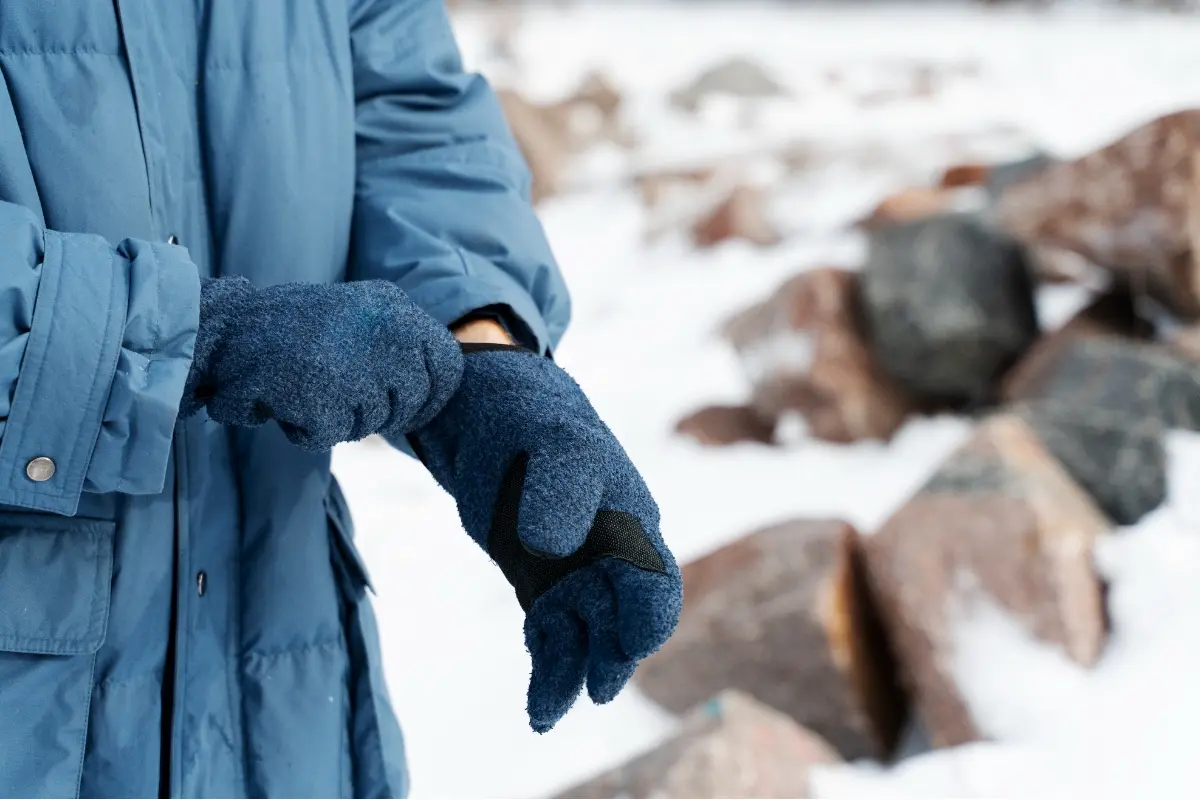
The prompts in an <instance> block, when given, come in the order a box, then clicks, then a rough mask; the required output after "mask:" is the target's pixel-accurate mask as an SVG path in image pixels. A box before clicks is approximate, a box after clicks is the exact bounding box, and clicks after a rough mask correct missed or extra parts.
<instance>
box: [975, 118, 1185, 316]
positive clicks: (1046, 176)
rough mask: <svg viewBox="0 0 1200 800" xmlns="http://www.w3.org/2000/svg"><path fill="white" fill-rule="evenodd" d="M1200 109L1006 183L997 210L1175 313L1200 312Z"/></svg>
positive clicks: (1027, 236)
mask: <svg viewBox="0 0 1200 800" xmlns="http://www.w3.org/2000/svg"><path fill="white" fill-rule="evenodd" d="M1198 147H1200V110H1193V111H1181V112H1177V113H1174V114H1169V115H1167V116H1164V117H1160V118H1158V119H1156V120H1154V121H1153V122H1150V123H1148V124H1146V125H1143V126H1141V127H1139V128H1137V129H1136V130H1134V131H1132V132H1131V133H1129V134H1127V135H1125V136H1123V137H1122V138H1120V139H1118V140H1117V141H1115V142H1113V143H1112V144H1110V145H1108V146H1106V147H1103V148H1101V149H1099V150H1097V151H1095V152H1093V153H1090V154H1088V155H1086V156H1084V157H1082V158H1079V159H1076V160H1074V161H1067V162H1063V163H1059V164H1052V165H1049V166H1047V167H1045V168H1044V169H1041V170H1040V171H1038V172H1036V173H1035V174H1032V175H1029V176H1027V177H1025V178H1023V179H1020V180H1018V181H1016V182H1014V183H1012V184H1011V185H1009V186H1008V187H1007V188H1006V189H1005V190H1003V191H1002V193H1001V195H1000V198H999V200H998V201H997V203H996V206H995V209H994V213H995V217H996V220H997V221H998V223H999V224H1000V225H1001V226H1003V228H1004V229H1005V230H1007V231H1008V232H1009V233H1011V234H1013V235H1014V236H1016V237H1017V238H1019V239H1020V240H1022V241H1024V242H1027V243H1037V244H1051V245H1055V246H1058V247H1064V248H1067V249H1070V250H1073V251H1075V252H1077V253H1079V254H1080V255H1082V256H1084V257H1085V258H1087V259H1088V260H1089V261H1091V262H1093V263H1095V264H1099V265H1101V266H1103V267H1105V268H1107V269H1109V270H1112V271H1113V272H1114V273H1115V274H1117V275H1119V276H1123V277H1125V278H1127V279H1128V280H1129V281H1130V282H1131V283H1132V284H1133V285H1134V286H1137V287H1139V288H1140V287H1144V288H1145V289H1146V290H1147V291H1149V292H1150V294H1151V295H1153V296H1154V297H1155V298H1157V299H1158V300H1159V301H1161V302H1162V303H1164V304H1165V305H1166V306H1168V307H1169V308H1170V309H1171V310H1173V311H1174V312H1176V313H1178V314H1181V315H1184V316H1188V317H1195V316H1197V315H1200V262H1198V261H1197V259H1196V257H1195V255H1194V250H1193V246H1192V245H1193V237H1194V236H1195V235H1198V234H1200V209H1198V208H1197V205H1198V204H1197V203H1194V202H1192V197H1193V195H1195V194H1196V192H1197V187H1196V185H1195V181H1194V180H1193V175H1195V174H1196V171H1195V170H1194V169H1193V163H1192V162H1193V158H1194V155H1193V154H1194V153H1195V152H1196V150H1197V148H1198Z"/></svg>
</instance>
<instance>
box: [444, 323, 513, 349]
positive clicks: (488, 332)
mask: <svg viewBox="0 0 1200 800" xmlns="http://www.w3.org/2000/svg"><path fill="white" fill-rule="evenodd" d="M450 331H451V333H453V334H454V338H456V339H458V340H459V341H460V342H464V343H469V344H513V340H512V337H511V336H509V335H508V332H507V331H505V330H504V326H502V325H501V324H500V323H498V322H496V321H495V320H490V319H477V320H473V321H471V322H465V323H463V324H462V325H456V326H454V327H453V328H451V329H450Z"/></svg>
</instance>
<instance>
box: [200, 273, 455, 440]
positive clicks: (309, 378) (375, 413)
mask: <svg viewBox="0 0 1200 800" xmlns="http://www.w3.org/2000/svg"><path fill="white" fill-rule="evenodd" d="M461 377H462V353H461V350H460V349H459V345H458V343H457V342H455V341H454V337H453V336H451V334H450V331H449V330H448V329H447V328H445V327H444V326H442V325H439V324H438V323H437V321H436V320H434V319H433V318H432V317H430V316H429V315H427V314H426V313H425V312H423V311H421V310H420V309H419V308H417V306H416V305H415V304H414V303H413V302H412V301H411V300H410V299H409V298H408V296H407V295H406V294H404V292H403V291H401V290H400V289H399V288H397V287H396V286H395V285H393V284H391V283H388V282H387V281H356V282H351V283H341V284H333V285H324V284H285V285H280V286H270V287H267V288H265V289H255V288H254V287H253V286H252V285H251V284H250V282H249V281H247V280H245V279H244V278H218V279H215V280H209V281H206V282H205V283H204V285H203V287H202V288H201V293H200V329H199V333H198V334H197V336H196V348H195V356H194V358H193V360H192V368H191V372H190V373H189V375H188V379H187V385H186V387H185V389H184V395H183V402H182V404H181V408H180V416H188V415H190V414H193V413H195V412H196V411H198V410H199V409H200V408H202V407H206V408H207V409H208V415H209V417H211V418H212V419H213V420H215V421H217V422H220V423H223V424H226V425H244V426H254V425H261V424H263V423H264V422H267V421H268V420H275V421H276V422H277V423H278V424H279V427H280V428H281V429H282V430H283V433H284V435H285V436H287V438H288V439H289V440H290V441H291V442H292V443H293V444H296V445H297V446H299V447H302V448H304V449H306V450H315V451H322V450H328V449H329V448H331V447H333V446H334V445H335V444H337V443H338V442H350V441H355V440H357V439H362V438H363V437H366V436H369V435H371V434H372V433H383V434H385V435H389V436H403V435H404V434H405V433H407V432H408V431H411V430H414V429H415V428H418V427H420V426H422V425H424V424H426V423H427V422H429V420H430V419H432V418H433V417H434V415H436V414H437V412H438V411H439V410H440V409H441V408H442V406H443V405H445V403H446V401H447V400H448V399H449V398H450V396H451V395H453V393H454V390H455V389H456V388H457V386H458V382H459V380H460V379H461Z"/></svg>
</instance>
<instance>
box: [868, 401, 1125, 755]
mask: <svg viewBox="0 0 1200 800" xmlns="http://www.w3.org/2000/svg"><path fill="white" fill-rule="evenodd" d="M1108 528H1109V525H1108V522H1107V521H1106V520H1105V518H1104V516H1103V514H1101V512H1100V510H1099V509H1098V508H1097V507H1096V506H1095V504H1094V503H1093V502H1092V501H1091V499H1090V498H1089V497H1088V496H1087V495H1086V494H1085V493H1084V491H1083V490H1082V489H1081V488H1080V487H1079V486H1078V485H1076V484H1075V483H1074V482H1073V481H1072V480H1071V478H1070V477H1069V476H1068V475H1067V473H1066V472H1065V471H1064V470H1063V468H1062V467H1061V466H1059V464H1058V462H1057V461H1056V460H1055V459H1054V457H1053V456H1051V455H1050V454H1049V453H1048V452H1047V451H1046V449H1045V448H1044V447H1043V446H1042V444H1041V443H1040V442H1039V441H1038V438H1037V436H1036V435H1035V434H1034V432H1033V431H1032V430H1031V429H1030V428H1029V427H1028V426H1027V425H1026V424H1025V423H1024V422H1022V421H1021V420H1020V419H1018V418H1016V417H1014V416H1011V415H1004V416H997V417H992V418H990V419H988V420H986V421H985V422H983V423H982V424H981V425H980V427H979V429H978V431H977V432H976V434H975V436H974V437H973V438H972V439H971V441H969V442H968V443H967V444H966V445H965V446H964V447H963V448H962V449H961V450H960V451H959V452H958V453H957V454H955V455H954V456H952V457H951V458H950V460H948V461H947V462H946V464H945V465H943V467H942V468H941V469H940V470H939V471H938V472H937V474H936V475H935V476H934V477H933V478H932V479H931V480H930V481H929V483H927V484H926V486H925V487H924V488H923V489H922V490H921V491H920V492H919V493H918V494H917V495H916V496H914V497H913V498H912V499H911V500H910V501H909V502H908V503H907V504H906V505H904V506H903V507H902V508H901V509H900V510H899V511H898V512H897V513H896V514H895V515H894V516H893V517H892V518H891V519H890V520H889V521H888V522H887V523H886V524H885V525H884V526H883V528H882V529H881V530H880V531H879V532H878V533H876V534H875V535H874V536H872V537H869V538H867V539H865V540H864V546H865V550H866V561H867V565H868V573H869V575H870V578H871V583H872V586H873V587H874V589H875V591H876V594H877V597H878V598H879V603H880V609H881V610H882V613H883V617H884V620H885V622H886V625H887V628H888V631H889V633H890V638H891V640H892V641H893V642H894V643H895V647H896V653H897V656H898V658H899V661H900V664H901V665H902V674H903V676H904V679H905V683H906V684H907V686H908V687H909V689H910V690H911V691H912V693H913V700H914V703H915V707H916V709H917V711H918V713H919V714H920V715H921V717H922V720H923V721H924V723H925V727H926V728H927V730H928V731H929V734H930V739H931V741H932V743H933V744H934V746H937V747H948V746H953V745H958V744H963V743H966V742H970V741H974V740H976V739H978V738H979V736H980V731H979V730H978V727H977V725H976V723H975V721H974V720H973V719H972V717H971V713H970V710H969V709H968V708H967V707H966V705H965V703H964V701H963V698H962V696H961V694H960V693H959V690H958V688H957V686H956V684H955V676H954V675H953V674H952V668H953V666H952V665H953V663H954V648H955V641H954V635H953V634H954V632H953V627H952V625H951V620H950V618H949V617H950V614H952V613H954V611H955V610H957V609H961V608H963V607H966V606H969V604H970V603H971V602H972V601H973V600H976V599H977V598H978V597H979V596H980V595H982V596H984V597H987V598H988V599H990V600H991V601H992V602H993V603H995V604H997V605H998V606H999V607H1001V608H1003V609H1005V610H1006V611H1007V612H1008V613H1010V614H1011V615H1013V616H1015V617H1016V619H1017V620H1019V621H1020V622H1021V623H1022V624H1023V625H1025V626H1026V627H1027V628H1028V630H1029V631H1030V632H1031V633H1032V634H1033V635H1035V636H1036V637H1038V638H1039V639H1041V640H1043V641H1045V642H1048V643H1052V644H1057V645H1059V646H1061V647H1062V649H1063V650H1064V651H1065V652H1066V654H1067V655H1068V656H1070V658H1072V659H1073V660H1074V661H1076V662H1078V663H1080V664H1082V665H1085V666H1087V665H1091V664H1094V663H1095V661H1096V659H1097V657H1098V656H1099V654H1100V650H1101V648H1102V646H1103V644H1104V640H1105V613H1104V606H1103V600H1102V590H1101V583H1100V580H1099V579H1098V578H1097V576H1096V574H1095V572H1094V571H1093V567H1092V546H1093V543H1094V541H1095V539H1096V538H1097V537H1098V536H1100V535H1102V534H1103V533H1104V532H1105V531H1106V530H1108Z"/></svg>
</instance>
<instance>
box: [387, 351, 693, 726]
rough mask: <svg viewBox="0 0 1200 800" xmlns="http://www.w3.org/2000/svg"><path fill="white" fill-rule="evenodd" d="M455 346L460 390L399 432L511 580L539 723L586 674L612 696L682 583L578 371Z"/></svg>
mask: <svg viewBox="0 0 1200 800" xmlns="http://www.w3.org/2000/svg"><path fill="white" fill-rule="evenodd" d="M463 349H464V351H465V353H466V355H465V361H464V371H463V380H462V383H461V384H460V386H459V389H458V392H457V393H456V394H455V395H454V397H452V398H451V399H450V402H449V403H447V404H446V407H445V408H444V409H443V410H442V412H441V413H440V414H439V415H438V416H437V417H436V418H435V419H434V421H433V422H432V423H431V424H430V425H428V426H426V427H425V428H422V429H421V430H419V431H417V432H416V433H415V434H414V435H413V436H411V437H410V441H412V444H413V449H414V451H415V452H416V453H417V454H418V455H419V456H420V458H421V459H422V461H423V462H424V463H425V465H426V466H427V467H428V468H429V470H430V472H431V473H432V474H433V476H434V478H436V479H437V481H438V482H439V483H440V484H441V485H442V486H443V487H444V488H445V489H446V490H447V491H448V492H449V493H450V494H451V495H453V496H454V498H455V500H456V501H457V502H458V511H459V515H460V517H461V518H462V523H463V527H464V528H466V531H467V533H468V534H470V536H471V538H473V539H474V540H475V541H476V542H477V543H478V544H479V545H480V546H481V547H483V548H484V550H486V551H487V552H488V554H489V555H490V556H491V557H492V559H493V560H494V561H495V562H496V563H497V564H498V565H499V566H500V568H501V571H503V573H504V575H505V577H506V578H507V579H508V581H509V583H511V584H512V585H513V587H514V589H515V590H516V594H517V600H518V602H520V604H521V606H522V608H524V610H525V612H526V616H525V644H526V647H528V649H529V653H530V656H531V659H532V675H531V677H530V681H529V700H528V711H529V722H530V725H531V726H532V727H533V729H534V730H535V731H538V732H545V731H548V730H550V729H551V728H552V727H553V726H554V725H555V723H557V722H558V720H559V719H561V718H562V717H563V715H564V714H566V713H567V711H568V710H569V709H570V708H571V705H572V704H573V703H574V702H575V699H576V698H577V697H578V695H579V693H580V691H581V690H582V689H583V687H584V685H585V684H586V686H587V689H588V695H589V696H590V697H591V699H592V700H593V701H594V702H596V703H607V702H608V701H610V700H612V699H613V698H614V697H616V695H617V693H618V692H619V691H620V690H621V688H622V687H623V686H624V685H625V684H626V682H628V680H629V678H630V677H631V676H632V675H633V671H634V668H635V667H636V665H637V662H638V661H639V660H640V659H642V658H645V657H646V656H648V655H649V654H650V653H652V652H654V651H655V650H657V649H658V648H659V647H660V646H661V645H662V644H663V642H665V641H666V640H667V638H668V637H669V636H670V635H671V632H672V631H673V630H674V629H675V623H676V621H677V620H678V617H679V611H680V605H681V603H682V600H683V588H682V582H681V580H680V575H679V568H678V566H677V565H676V563H675V559H674V557H673V556H672V554H671V551H670V550H668V549H667V546H666V544H665V543H664V542H663V539H662V535H661V534H660V532H659V514H658V507H657V506H656V505H655V502H654V498H653V497H651V495H650V491H649V489H648V488H647V487H646V484H645V482H644V481H643V480H642V477H641V475H639V474H638V471H637V469H636V468H635V467H634V466H633V463H632V462H631V461H630V460H629V457H628V456H627V455H626V453H625V451H624V449H623V448H622V447H621V445H620V444H619V443H618V442H617V440H616V438H615V437H614V436H613V434H612V433H611V432H610V431H609V429H608V427H607V426H606V425H605V424H604V422H603V421H601V419H600V417H599V416H598V415H597V414H596V411H595V409H593V408H592V405H591V403H589V402H588V400H587V397H586V396H585V395H584V393H583V391H582V390H581V389H580V388H579V386H578V385H577V384H576V383H575V381H574V380H572V379H571V377H570V376H569V375H567V373H566V372H564V371H563V370H562V369H560V368H559V367H558V366H557V365H555V364H554V362H553V361H551V360H550V359H548V358H543V357H540V356H537V355H535V354H533V353H530V352H528V351H526V350H523V349H521V348H515V347H503V346H496V345H475V346H473V345H464V346H463Z"/></svg>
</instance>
